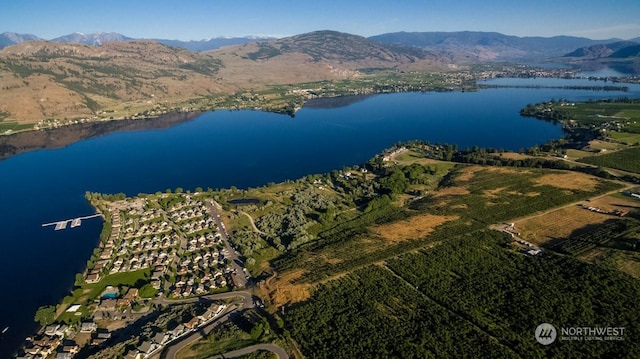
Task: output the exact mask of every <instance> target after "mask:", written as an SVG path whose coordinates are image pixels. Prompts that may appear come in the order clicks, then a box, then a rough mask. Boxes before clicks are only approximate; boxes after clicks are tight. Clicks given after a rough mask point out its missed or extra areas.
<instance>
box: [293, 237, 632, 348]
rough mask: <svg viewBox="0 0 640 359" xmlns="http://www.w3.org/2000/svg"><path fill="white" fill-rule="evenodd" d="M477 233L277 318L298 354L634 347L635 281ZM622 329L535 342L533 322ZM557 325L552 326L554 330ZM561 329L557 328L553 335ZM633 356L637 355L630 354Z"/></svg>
mask: <svg viewBox="0 0 640 359" xmlns="http://www.w3.org/2000/svg"><path fill="white" fill-rule="evenodd" d="M509 242H510V238H508V236H506V235H505V234H504V233H499V232H495V231H489V230H483V231H476V232H473V233H471V234H466V235H463V236H459V237H453V238H449V239H448V240H447V241H442V242H441V244H440V245H438V246H435V247H434V248H432V249H425V250H422V251H418V252H413V253H412V254H405V255H403V256H400V257H398V258H396V259H392V260H387V262H386V268H384V267H380V266H369V267H365V268H364V269H362V270H359V271H356V272H354V273H352V274H351V275H348V276H346V277H344V278H342V279H340V280H336V281H332V282H329V283H328V284H326V285H323V286H320V287H319V289H318V290H317V291H316V292H315V293H314V295H313V296H312V298H311V299H310V300H309V301H308V302H305V303H303V304H301V305H298V306H294V307H292V308H291V309H289V311H288V314H287V316H286V318H285V320H286V322H287V325H288V329H289V330H290V332H291V334H292V336H293V337H294V338H295V339H296V341H297V342H298V343H299V344H300V346H301V349H302V351H303V353H305V354H312V353H313V356H314V357H318V358H329V357H331V358H347V357H367V358H369V357H370V358H377V357H416V358H418V357H420V358H424V357H514V358H515V357H550V356H551V357H574V356H575V354H576V353H581V355H583V356H584V357H617V356H629V355H631V356H634V355H635V354H638V353H640V340H639V339H640V338H639V337H638V335H639V334H638V333H640V323H639V322H638V321H637V320H636V318H637V317H638V315H640V307H638V306H637V305H633V304H632V303H635V301H636V298H637V297H638V295H640V282H638V281H637V280H635V279H633V278H631V277H629V276H627V275H625V274H622V273H620V272H616V271H610V270H606V269H603V268H601V267H599V266H594V265H590V264H586V263H583V262H581V261H578V260H576V259H573V258H571V257H567V256H557V255H552V254H549V253H543V254H539V255H538V256H524V255H522V254H520V253H516V252H515V251H510V250H508V249H507V248H508V243H509ZM544 322H548V323H552V324H554V325H555V326H556V328H562V327H583V326H592V327H603V326H604V327H606V326H612V327H625V332H624V333H625V334H624V340H623V341H561V340H560V339H558V340H557V342H556V343H554V344H552V345H549V346H542V345H539V344H538V343H537V342H536V341H535V340H534V339H533V332H534V330H535V328H536V326H537V325H539V324H540V323H544ZM559 330H560V329H558V331H559ZM558 335H560V333H558ZM632 353H635V354H632Z"/></svg>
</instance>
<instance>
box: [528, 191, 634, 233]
mask: <svg viewBox="0 0 640 359" xmlns="http://www.w3.org/2000/svg"><path fill="white" fill-rule="evenodd" d="M582 205H586V206H590V207H594V208H600V209H601V210H603V211H614V210H620V211H624V210H630V209H638V208H640V201H636V200H633V199H625V198H620V197H619V196H615V195H608V196H602V197H598V198H595V199H593V200H591V201H588V202H587V201H585V202H583V203H581V204H575V205H571V206H567V207H563V208H560V209H557V210H555V211H550V212H546V213H544V214H542V215H539V216H534V217H530V218H527V219H523V220H521V221H517V222H515V223H516V230H517V231H518V232H520V236H521V237H522V239H524V240H526V241H529V242H532V243H535V244H538V245H543V244H546V243H549V242H550V241H553V240H562V239H565V238H567V237H569V235H570V234H571V233H572V232H573V231H575V230H577V229H580V228H582V227H585V226H587V225H589V224H599V223H603V222H605V221H606V220H609V219H612V218H617V217H615V216H613V215H610V214H603V213H597V212H593V211H590V210H588V209H585V208H583V207H582Z"/></svg>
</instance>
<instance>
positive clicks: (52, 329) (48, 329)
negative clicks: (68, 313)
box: [44, 324, 60, 336]
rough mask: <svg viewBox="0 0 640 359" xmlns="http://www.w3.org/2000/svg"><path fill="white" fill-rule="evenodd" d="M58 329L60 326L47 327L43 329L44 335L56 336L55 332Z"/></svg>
mask: <svg viewBox="0 0 640 359" xmlns="http://www.w3.org/2000/svg"><path fill="white" fill-rule="evenodd" d="M58 328H60V324H51V325H47V327H46V328H44V334H46V335H49V336H54V335H56V332H57V331H58Z"/></svg>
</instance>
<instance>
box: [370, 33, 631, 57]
mask: <svg viewBox="0 0 640 359" xmlns="http://www.w3.org/2000/svg"><path fill="white" fill-rule="evenodd" d="M370 39H372V40H374V41H378V42H382V43H386V44H397V45H405V46H414V47H418V48H422V49H427V50H430V51H436V52H441V53H443V54H445V55H446V56H448V57H449V58H450V59H451V61H452V62H465V61H508V60H525V61H531V60H541V59H548V58H552V57H558V56H563V55H565V54H567V53H569V52H571V51H574V50H575V49H577V48H582V47H587V46H593V45H600V44H608V43H612V42H616V41H620V39H609V40H592V39H588V38H584V37H574V36H554V37H518V36H509V35H504V34H500V33H497V32H477V31H460V32H395V33H388V34H382V35H377V36H372V37H370Z"/></svg>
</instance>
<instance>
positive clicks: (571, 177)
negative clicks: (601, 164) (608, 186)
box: [535, 172, 599, 191]
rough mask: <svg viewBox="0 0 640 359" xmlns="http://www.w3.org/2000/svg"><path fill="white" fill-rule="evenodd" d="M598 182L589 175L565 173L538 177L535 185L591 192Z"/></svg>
mask: <svg viewBox="0 0 640 359" xmlns="http://www.w3.org/2000/svg"><path fill="white" fill-rule="evenodd" d="M598 182H599V180H598V179H597V178H596V177H593V176H591V175H587V174H583V173H576V172H570V173H569V172H567V173H551V174H548V175H544V176H542V177H538V178H536V179H535V183H537V184H539V185H549V186H554V187H558V188H564V189H583V190H588V191H592V190H594V189H595V188H596V185H597V184H598Z"/></svg>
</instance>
